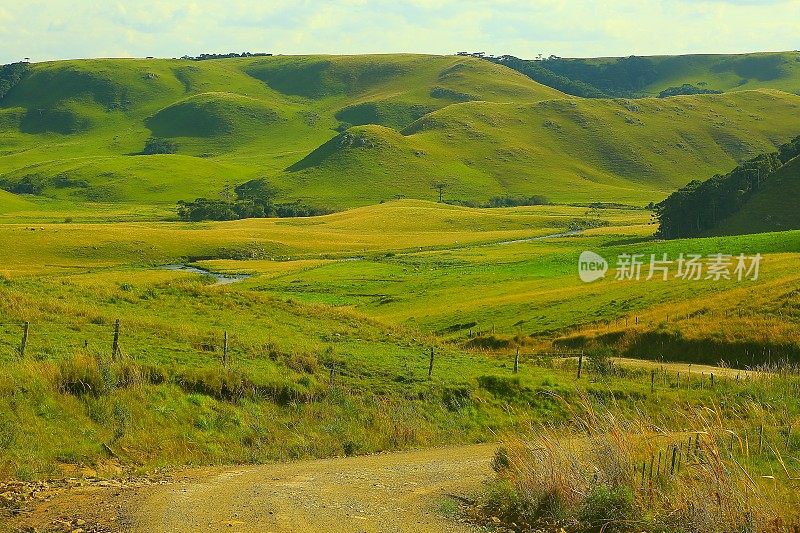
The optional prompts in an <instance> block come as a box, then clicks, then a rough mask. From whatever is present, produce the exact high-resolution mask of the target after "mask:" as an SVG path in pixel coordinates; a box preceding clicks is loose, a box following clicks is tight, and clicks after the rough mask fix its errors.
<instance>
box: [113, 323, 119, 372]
mask: <svg viewBox="0 0 800 533" xmlns="http://www.w3.org/2000/svg"><path fill="white" fill-rule="evenodd" d="M117 355H119V318H118V319H117V320H116V321H114V341H113V342H112V343H111V359H112V360H113V361H116V360H117Z"/></svg>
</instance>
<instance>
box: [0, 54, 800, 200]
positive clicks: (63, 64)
mask: <svg viewBox="0 0 800 533" xmlns="http://www.w3.org/2000/svg"><path fill="white" fill-rule="evenodd" d="M3 76H6V78H4V79H7V80H6V81H7V82H6V83H5V84H4V85H2V87H5V95H4V96H3V97H2V98H0V134H1V135H2V138H3V141H2V146H0V182H2V183H3V184H4V187H5V188H6V190H8V191H14V193H15V194H33V195H38V196H45V197H52V198H57V199H61V200H65V201H75V202H87V201H88V202H123V203H131V204H147V205H164V206H166V205H174V204H175V203H176V202H177V201H179V200H192V199H194V198H197V197H206V198H219V197H223V196H224V195H225V194H228V193H226V191H230V190H231V189H232V188H233V187H235V186H236V185H238V184H241V183H244V182H246V181H248V180H251V179H255V178H266V179H267V180H268V181H269V182H270V183H271V184H272V185H273V186H274V187H275V188H276V189H277V190H278V195H279V200H281V201H295V200H301V201H305V202H307V203H309V204H312V205H316V206H318V207H324V208H332V209H341V208H346V207H353V206H358V205H367V204H373V203H377V202H379V201H381V200H385V199H390V198H394V197H410V198H422V199H435V198H436V195H437V192H436V191H434V190H432V188H431V187H432V185H433V184H434V183H442V184H444V187H445V188H444V197H445V199H446V200H454V201H463V202H474V203H482V202H485V201H487V200H489V199H490V198H492V197H498V196H526V197H530V196H534V195H543V196H547V197H548V198H550V199H551V200H553V201H557V202H589V201H604V202H621V203H633V204H639V205H645V204H647V203H648V202H650V201H658V200H660V199H662V198H664V197H665V196H666V195H667V194H668V193H669V192H670V191H672V190H674V189H675V188H676V187H679V186H682V185H684V184H685V183H687V182H688V181H690V180H691V179H693V178H696V177H697V176H699V175H711V174H714V173H717V172H722V171H724V170H725V169H729V168H731V167H732V166H735V165H736V164H737V163H738V162H740V161H743V160H746V159H748V158H750V157H753V156H755V155H757V154H759V153H762V152H767V151H770V150H772V149H774V147H776V146H778V145H779V144H781V143H784V142H786V141H788V140H789V139H790V138H791V135H793V134H796V131H795V130H796V127H795V122H796V119H795V117H797V115H798V112H799V111H800V97H798V96H796V95H794V94H790V93H788V92H785V91H778V90H769V89H759V90H754V91H742V92H730V93H725V94H721V95H714V94H697V95H691V96H677V97H673V98H667V99H641V100H632V99H581V98H576V97H574V96H570V95H567V94H565V93H563V92H561V91H559V90H556V89H554V88H552V87H548V86H546V85H543V84H540V83H537V82H536V81H534V80H532V79H530V78H529V77H527V76H525V75H523V74H521V73H519V72H517V71H515V70H513V69H511V68H508V67H507V66H505V65H502V64H495V63H492V62H489V61H485V60H483V59H478V58H473V57H459V56H425V55H411V54H394V55H392V54H388V55H366V56H250V57H231V58H219V59H205V60H203V61H195V60H192V59H178V60H172V59H99V60H74V61H55V62H45V63H36V64H30V65H27V64H23V65H19V66H14V67H12V68H8V69H4V70H3ZM146 146H147V147H148V148H147V149H145V147H146ZM143 153H148V154H152V155H142V154H143ZM2 200H3V199H2V197H0V201H2Z"/></svg>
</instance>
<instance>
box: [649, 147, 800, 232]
mask: <svg viewBox="0 0 800 533" xmlns="http://www.w3.org/2000/svg"><path fill="white" fill-rule="evenodd" d="M798 156H800V136H798V137H796V138H795V139H793V140H792V141H790V142H788V143H786V144H784V145H782V146H781V147H780V148H779V149H778V151H777V152H773V153H769V154H761V155H759V156H757V157H754V158H752V159H749V160H747V161H745V162H743V163H741V164H739V165H738V166H736V168H734V169H733V170H732V171H730V172H728V173H727V174H724V175H716V176H714V177H712V178H711V179H709V180H706V181H704V182H700V181H697V180H694V181H692V182H690V183H689V184H688V185H686V186H685V187H682V188H680V189H678V190H677V191H675V192H674V193H672V194H671V195H670V196H669V197H668V198H667V199H666V200H664V201H662V202H660V203H658V204H656V205H655V206H654V211H655V213H654V216H655V217H656V218H657V219H658V221H659V223H660V226H659V229H658V232H657V233H656V236H657V237H660V238H663V239H678V238H683V237H696V236H700V235H703V234H704V233H706V232H707V231H709V230H711V229H713V228H715V227H716V226H717V225H718V224H719V223H720V222H722V221H723V220H725V219H726V218H728V217H730V216H731V215H733V214H734V213H736V212H737V211H739V210H740V209H741V208H742V206H743V205H744V204H746V203H747V201H748V200H750V198H752V197H753V195H754V194H756V193H757V192H758V191H759V190H761V189H762V188H763V187H764V184H765V183H766V182H767V181H769V179H770V177H771V175H772V174H774V172H775V171H776V170H778V169H779V168H781V167H782V166H783V165H785V164H786V163H788V162H789V161H790V160H792V159H794V158H795V157H798Z"/></svg>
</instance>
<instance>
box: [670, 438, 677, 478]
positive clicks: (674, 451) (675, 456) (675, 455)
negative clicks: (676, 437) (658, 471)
mask: <svg viewBox="0 0 800 533" xmlns="http://www.w3.org/2000/svg"><path fill="white" fill-rule="evenodd" d="M677 459H678V447H677V446H675V445H673V446H672V466H670V468H669V475H670V476H671V475H674V474H675V461H676V460H677Z"/></svg>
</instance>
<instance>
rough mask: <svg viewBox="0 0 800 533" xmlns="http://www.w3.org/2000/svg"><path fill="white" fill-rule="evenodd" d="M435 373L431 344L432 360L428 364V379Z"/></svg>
mask: <svg viewBox="0 0 800 533" xmlns="http://www.w3.org/2000/svg"><path fill="white" fill-rule="evenodd" d="M432 375H433V346H431V362H430V364H429V365H428V379H431V376H432Z"/></svg>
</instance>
